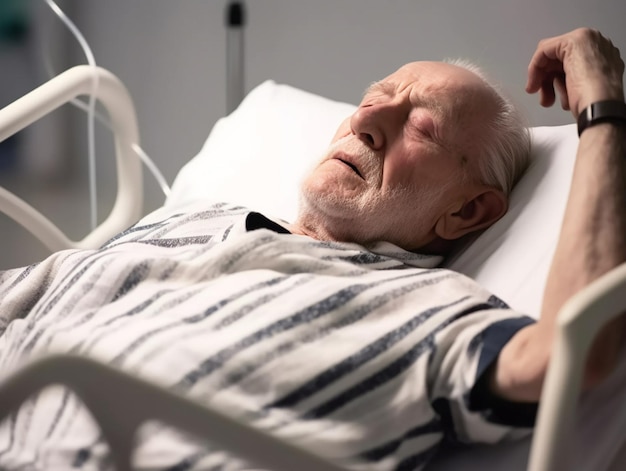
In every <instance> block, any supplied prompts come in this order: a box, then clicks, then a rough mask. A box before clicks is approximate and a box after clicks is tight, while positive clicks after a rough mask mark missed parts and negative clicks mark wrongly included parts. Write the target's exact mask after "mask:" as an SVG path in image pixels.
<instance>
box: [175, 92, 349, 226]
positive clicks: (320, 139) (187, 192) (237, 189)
mask: <svg viewBox="0 0 626 471" xmlns="http://www.w3.org/2000/svg"><path fill="white" fill-rule="evenodd" d="M355 108H356V107H355V106H354V105H349V104H347V103H339V102H336V101H332V100H329V99H327V98H323V97H320V96H318V95H314V94H312V93H308V92H305V91H302V90H299V89H296V88H293V87H290V86H288V85H279V84H276V83H275V82H273V81H271V80H268V81H266V82H263V83H262V84H261V85H259V86H257V87H256V88H255V89H254V90H252V91H251V92H250V93H249V94H248V95H247V96H246V98H245V99H244V100H243V101H242V102H241V104H240V105H239V107H238V108H237V109H236V110H235V111H233V112H232V113H231V114H230V115H229V116H227V117H225V118H222V119H220V120H219V121H218V122H217V123H216V124H215V126H214V128H213V130H212V131H211V134H210V135H209V138H208V139H207V141H206V143H205V144H204V146H203V147H202V149H201V151H200V153H199V154H198V155H197V156H195V157H194V158H193V159H192V160H190V161H189V162H188V163H187V164H186V165H185V166H184V167H183V168H182V169H181V171H180V172H179V173H178V176H177V177H176V179H175V180H174V184H173V185H172V194H171V195H170V197H169V198H168V199H167V201H166V202H165V206H166V207H176V206H182V205H184V204H186V203H188V202H191V201H195V200H198V199H209V200H211V201H228V202H231V203H238V204H241V205H244V206H248V207H250V208H251V209H254V210H256V211H260V212H262V213H265V214H267V215H271V216H274V217H277V218H280V219H284V220H286V221H293V220H294V219H295V216H296V214H297V210H298V195H299V187H300V182H301V181H302V178H303V177H304V175H305V174H306V172H307V171H308V170H309V168H310V167H311V166H312V165H313V164H314V163H315V162H316V161H317V160H318V159H319V158H320V157H321V156H322V153H323V152H324V150H325V149H326V148H327V147H328V144H329V143H330V141H331V139H332V137H333V135H334V134H335V130H336V129H337V127H338V126H339V124H340V123H341V122H342V121H343V119H345V118H346V117H348V116H349V115H350V114H352V112H353V111H354V109H355Z"/></svg>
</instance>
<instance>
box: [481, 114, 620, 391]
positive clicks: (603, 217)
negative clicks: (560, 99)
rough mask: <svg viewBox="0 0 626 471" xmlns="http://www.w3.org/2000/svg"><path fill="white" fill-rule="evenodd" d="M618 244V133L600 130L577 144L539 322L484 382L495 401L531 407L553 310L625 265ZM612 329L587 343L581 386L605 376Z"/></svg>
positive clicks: (613, 343)
mask: <svg viewBox="0 0 626 471" xmlns="http://www.w3.org/2000/svg"><path fill="white" fill-rule="evenodd" d="M625 238H626V126H625V125H619V126H618V125H614V124H601V125H597V126H594V127H592V128H589V129H587V130H586V131H585V132H584V133H583V134H582V136H581V139H580V144H579V150H578V155H577V160H576V165H575V169H574V175H573V180H572V187H571V192H570V197H569V200H568V204H567V208H566V211H565V216H564V220H563V225H562V229H561V234H560V238H559V241H558V244H557V248H556V251H555V254H554V258H553V261H552V265H551V268H550V272H549V275H548V282H547V285H546V289H545V293H544V300H543V306H542V312H541V317H540V319H539V322H538V323H537V324H536V325H533V326H531V327H528V328H526V329H524V330H522V331H520V332H519V333H518V334H517V335H516V336H515V337H514V338H513V339H512V340H511V342H509V344H507V346H506V347H505V348H504V349H503V351H502V353H501V355H500V359H499V361H498V364H497V366H496V369H495V374H494V377H493V382H492V387H493V389H494V391H495V392H496V393H497V394H499V395H501V396H504V397H506V398H509V399H512V400H525V401H535V400H538V399H539V396H540V394H541V386H542V383H543V378H544V375H545V370H546V368H547V363H548V359H549V356H550V352H551V347H552V344H553V339H554V333H555V319H556V316H557V314H558V312H559V310H560V308H561V307H562V306H563V304H564V303H565V302H566V301H567V300H568V299H569V298H570V297H572V296H573V295H574V294H576V293H577V292H578V291H580V290H581V289H582V288H584V287H585V286H587V285H588V284H589V283H590V282H592V281H593V280H595V279H596V278H598V277H600V276H601V275H603V274H604V273H606V272H607V271H609V270H611V269H612V268H614V267H616V266H617V265H619V264H621V263H622V262H624V261H626V240H625ZM620 323H621V324H623V320H621V319H620V320H617V321H615V322H614V323H613V324H610V326H609V328H607V329H604V330H603V331H602V332H601V334H600V336H599V338H598V340H597V341H596V342H595V344H594V347H593V349H592V352H591V354H590V358H591V359H592V362H590V363H589V364H588V368H587V370H586V374H585V383H586V384H587V385H590V384H593V383H594V382H595V381H597V380H598V379H599V378H600V377H602V376H603V372H604V371H605V370H607V369H610V366H611V363H612V361H613V360H614V358H615V356H616V353H617V351H618V347H619V344H620V342H621V340H622V332H623V326H622V325H621V324H620ZM615 327H619V328H615Z"/></svg>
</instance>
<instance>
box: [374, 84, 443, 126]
mask: <svg viewBox="0 0 626 471" xmlns="http://www.w3.org/2000/svg"><path fill="white" fill-rule="evenodd" d="M395 90H396V85H395V84H393V83H392V82H385V81H383V80H379V81H377V82H372V83H371V84H370V85H369V86H368V87H367V88H366V89H365V91H364V92H363V97H365V96H367V95H368V94H371V93H381V94H383V95H388V96H393V94H394V93H395ZM419 101H420V104H421V105H422V106H424V107H425V108H427V109H429V110H431V111H432V112H433V113H435V115H437V116H438V117H440V118H442V117H444V116H446V115H448V116H453V113H452V110H451V109H447V108H446V107H445V106H442V105H441V103H440V101H439V100H436V99H433V98H430V97H425V96H420V97H419Z"/></svg>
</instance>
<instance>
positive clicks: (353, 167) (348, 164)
mask: <svg viewBox="0 0 626 471" xmlns="http://www.w3.org/2000/svg"><path fill="white" fill-rule="evenodd" d="M338 160H340V161H341V162H343V163H344V164H346V165H347V166H348V167H350V168H351V169H352V170H353V171H354V173H356V174H357V175H358V176H359V177H361V178H363V175H361V172H359V169H358V168H357V167H356V165H354V164H351V163H350V162H347V161H345V160H343V159H338Z"/></svg>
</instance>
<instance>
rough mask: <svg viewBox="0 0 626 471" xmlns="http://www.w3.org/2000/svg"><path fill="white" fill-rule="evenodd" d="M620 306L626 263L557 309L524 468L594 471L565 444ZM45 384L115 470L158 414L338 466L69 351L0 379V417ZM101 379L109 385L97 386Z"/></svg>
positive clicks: (300, 460) (297, 464)
mask: <svg viewBox="0 0 626 471" xmlns="http://www.w3.org/2000/svg"><path fill="white" fill-rule="evenodd" d="M624 306H626V264H623V265H621V266H619V267H617V268H615V269H614V270H612V271H611V272H609V273H607V274H605V275H604V276H602V277H601V278H599V279H598V280H596V281H595V282H594V283H592V284H590V285H589V286H588V287H586V288H585V289H584V290H582V291H581V292H580V293H579V294H577V295H576V296H574V297H572V298H571V300H570V301H569V302H568V303H567V304H566V305H565V306H564V307H563V309H562V310H561V312H560V313H559V316H558V319H559V322H558V323H559V332H558V335H557V340H556V344H555V348H554V354H553V356H552V360H551V362H550V367H549V372H548V377H547V379H546V383H545V387H544V391H543V395H542V399H541V407H540V410H539V418H538V423H537V427H536V431H535V436H534V439H533V446H532V450H531V458H530V462H529V467H528V471H570V470H573V469H576V471H597V470H584V469H581V468H580V467H576V466H574V465H573V464H572V463H568V456H569V455H570V454H568V453H567V451H566V446H567V444H568V438H569V432H570V430H571V427H572V424H573V418H574V415H575V413H576V403H577V400H578V398H579V396H580V386H581V378H582V368H583V365H584V363H585V358H586V356H587V353H588V350H589V347H590V345H591V343H592V341H593V339H594V337H595V335H596V334H597V332H598V331H599V330H600V328H601V327H602V326H603V325H605V324H606V323H607V322H609V321H610V320H611V319H613V318H615V317H616V316H617V315H619V314H621V313H623V311H624ZM51 384H63V385H65V386H68V387H69V388H70V389H72V390H73V391H75V392H76V393H77V394H78V395H79V396H80V397H81V398H82V399H83V401H84V402H85V405H86V406H87V407H88V408H89V409H90V411H91V412H92V414H93V416H94V418H95V419H96V421H97V422H98V423H99V425H100V427H101V428H102V431H103V434H104V436H105V437H106V439H107V440H108V442H109V445H110V446H111V449H112V453H113V459H114V463H115V464H116V466H117V470H118V471H126V470H129V469H131V468H130V457H131V456H132V444H133V443H134V440H133V438H134V435H135V432H136V430H137V429H138V427H139V426H140V425H141V424H142V423H144V422H145V421H148V420H159V421H163V422H165V423H168V424H170V425H173V426H175V427H179V428H180V429H181V430H186V431H189V432H192V433H195V434H196V435H197V436H199V437H205V438H206V439H207V441H210V442H212V443H213V444H216V445H218V446H220V447H223V448H224V449H227V450H229V451H231V452H233V453H234V454H236V455H238V456H240V457H242V458H244V459H247V460H249V461H250V462H252V463H254V464H255V465H258V466H260V467H265V468H266V469H271V470H273V471H293V470H294V469H297V470H298V471H341V470H342V469H343V468H341V467H339V466H337V465H335V464H332V463H329V462H327V461H325V460H324V459H322V458H320V457H317V456H315V455H313V454H311V453H310V452H308V451H306V450H303V449H300V448H298V447H295V446H293V445H290V444H288V443H285V442H282V441H280V440H279V439H276V438H274V437H272V436H268V435H264V434H263V433H262V432H260V431H258V430H256V429H254V428H253V427H250V426H247V425H245V424H243V423H240V422H238V421H237V420H235V419H233V418H230V417H229V416H227V415H225V414H223V413H221V412H219V411H215V410H211V409H210V408H209V407H207V406H205V405H203V404H200V403H198V402H196V401H195V400H193V399H190V398H186V397H183V396H181V395H178V394H176V393H173V392H170V391H167V390H164V389H162V388H160V387H158V386H156V385H154V384H152V383H150V382H149V381H146V380H143V379H139V378H135V377H132V376H130V375H129V374H127V373H124V372H122V371H119V370H116V369H114V368H112V367H110V366H107V365H103V364H101V363H98V362H97V361H94V360H91V359H87V358H80V357H72V356H69V355H55V356H50V357H47V358H44V359H41V360H38V361H36V362H33V363H31V364H30V365H28V366H26V367H24V368H22V369H21V370H19V371H17V372H16V373H15V374H13V375H12V376H10V377H9V378H7V379H5V380H4V382H2V383H0V421H2V420H4V419H5V418H6V417H7V416H8V415H9V414H10V413H11V411H13V410H16V409H17V408H18V407H19V405H20V404H21V403H22V402H23V401H24V400H25V399H26V398H28V397H29V396H31V395H33V394H35V393H36V392H38V391H40V390H41V389H43V388H44V387H46V386H48V385H51ZM101 384H107V387H106V388H102V387H100V385H101ZM111 391H115V394H111ZM112 411H115V412H114V413H112Z"/></svg>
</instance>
